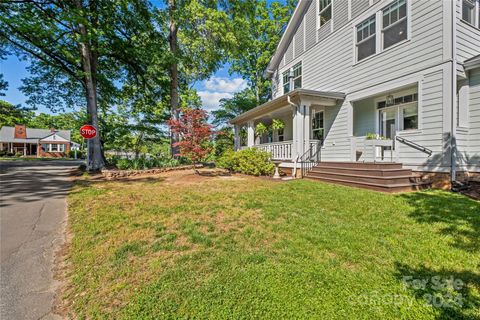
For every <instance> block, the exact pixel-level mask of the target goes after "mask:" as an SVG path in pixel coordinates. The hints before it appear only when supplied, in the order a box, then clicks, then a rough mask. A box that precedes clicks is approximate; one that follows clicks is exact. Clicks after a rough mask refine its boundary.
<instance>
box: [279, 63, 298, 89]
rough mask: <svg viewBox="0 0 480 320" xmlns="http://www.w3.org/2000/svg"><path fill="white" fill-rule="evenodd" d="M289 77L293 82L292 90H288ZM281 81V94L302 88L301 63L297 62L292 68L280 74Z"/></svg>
mask: <svg viewBox="0 0 480 320" xmlns="http://www.w3.org/2000/svg"><path fill="white" fill-rule="evenodd" d="M290 76H292V77H293V78H292V80H293V88H290ZM282 80H283V94H285V93H288V92H289V91H291V90H295V89H298V88H301V87H302V63H301V62H299V63H297V64H296V65H294V66H293V68H291V69H288V70H287V71H285V72H284V73H282Z"/></svg>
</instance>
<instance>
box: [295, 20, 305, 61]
mask: <svg viewBox="0 0 480 320" xmlns="http://www.w3.org/2000/svg"><path fill="white" fill-rule="evenodd" d="M304 23H305V22H304V21H302V23H301V24H300V26H299V27H298V29H297V32H296V33H295V48H294V49H295V52H294V56H295V58H297V57H299V56H300V55H301V54H302V53H303V52H304V50H303V49H304V33H303V24H304Z"/></svg>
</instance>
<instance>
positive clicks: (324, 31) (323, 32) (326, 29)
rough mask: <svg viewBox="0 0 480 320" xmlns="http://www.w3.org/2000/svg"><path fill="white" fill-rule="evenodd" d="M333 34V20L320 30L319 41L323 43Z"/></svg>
mask: <svg viewBox="0 0 480 320" xmlns="http://www.w3.org/2000/svg"><path fill="white" fill-rule="evenodd" d="M330 33H332V20H330V21H328V22H327V23H326V24H324V25H323V26H321V27H320V29H318V41H319V42H321V41H322V40H323V39H325V38H326V37H328V36H329V35H330Z"/></svg>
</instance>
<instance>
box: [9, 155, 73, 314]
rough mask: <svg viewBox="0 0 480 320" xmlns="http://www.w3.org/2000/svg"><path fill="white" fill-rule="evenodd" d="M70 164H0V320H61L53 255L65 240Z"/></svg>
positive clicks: (52, 162) (64, 162)
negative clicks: (55, 305) (56, 306)
mask: <svg viewBox="0 0 480 320" xmlns="http://www.w3.org/2000/svg"><path fill="white" fill-rule="evenodd" d="M78 164H79V163H78V162H70V161H8V162H4V161H0V272H1V274H0V275H1V277H0V290H1V291H0V294H1V295H0V296H1V300H0V319H4V320H6V319H56V318H60V317H58V316H56V315H54V314H53V313H52V312H51V309H52V305H53V301H54V297H55V289H56V288H57V287H58V283H57V282H56V281H55V280H54V279H53V272H52V268H53V261H54V253H55V252H56V251H57V250H58V249H59V248H60V246H61V244H62V243H63V242H64V231H65V226H66V221H67V215H66V195H67V193H68V190H69V188H70V187H71V181H70V177H69V174H70V170H71V169H73V168H75V167H76V166H78Z"/></svg>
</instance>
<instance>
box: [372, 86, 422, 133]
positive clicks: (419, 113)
mask: <svg viewBox="0 0 480 320" xmlns="http://www.w3.org/2000/svg"><path fill="white" fill-rule="evenodd" d="M422 82H423V81H419V82H418V87H417V90H415V89H412V88H410V89H406V90H401V91H396V92H393V90H392V93H393V95H394V96H395V97H401V96H405V95H409V94H413V93H415V91H417V97H418V98H417V101H416V103H417V117H418V123H417V128H416V129H409V130H403V128H402V129H401V124H400V122H401V110H402V109H403V108H404V107H406V106H408V105H410V104H412V103H414V102H409V103H403V104H400V105H394V106H388V107H385V108H382V109H378V108H377V106H378V103H379V102H380V101H385V96H387V95H388V92H385V93H383V94H382V96H381V97H378V98H375V99H373V103H374V110H375V133H377V134H380V111H381V110H386V109H389V108H398V109H397V113H396V117H395V122H396V128H395V130H396V134H397V135H404V134H415V133H421V130H422V122H423V121H422V110H423V104H422V96H421V93H422ZM402 126H403V124H402Z"/></svg>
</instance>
